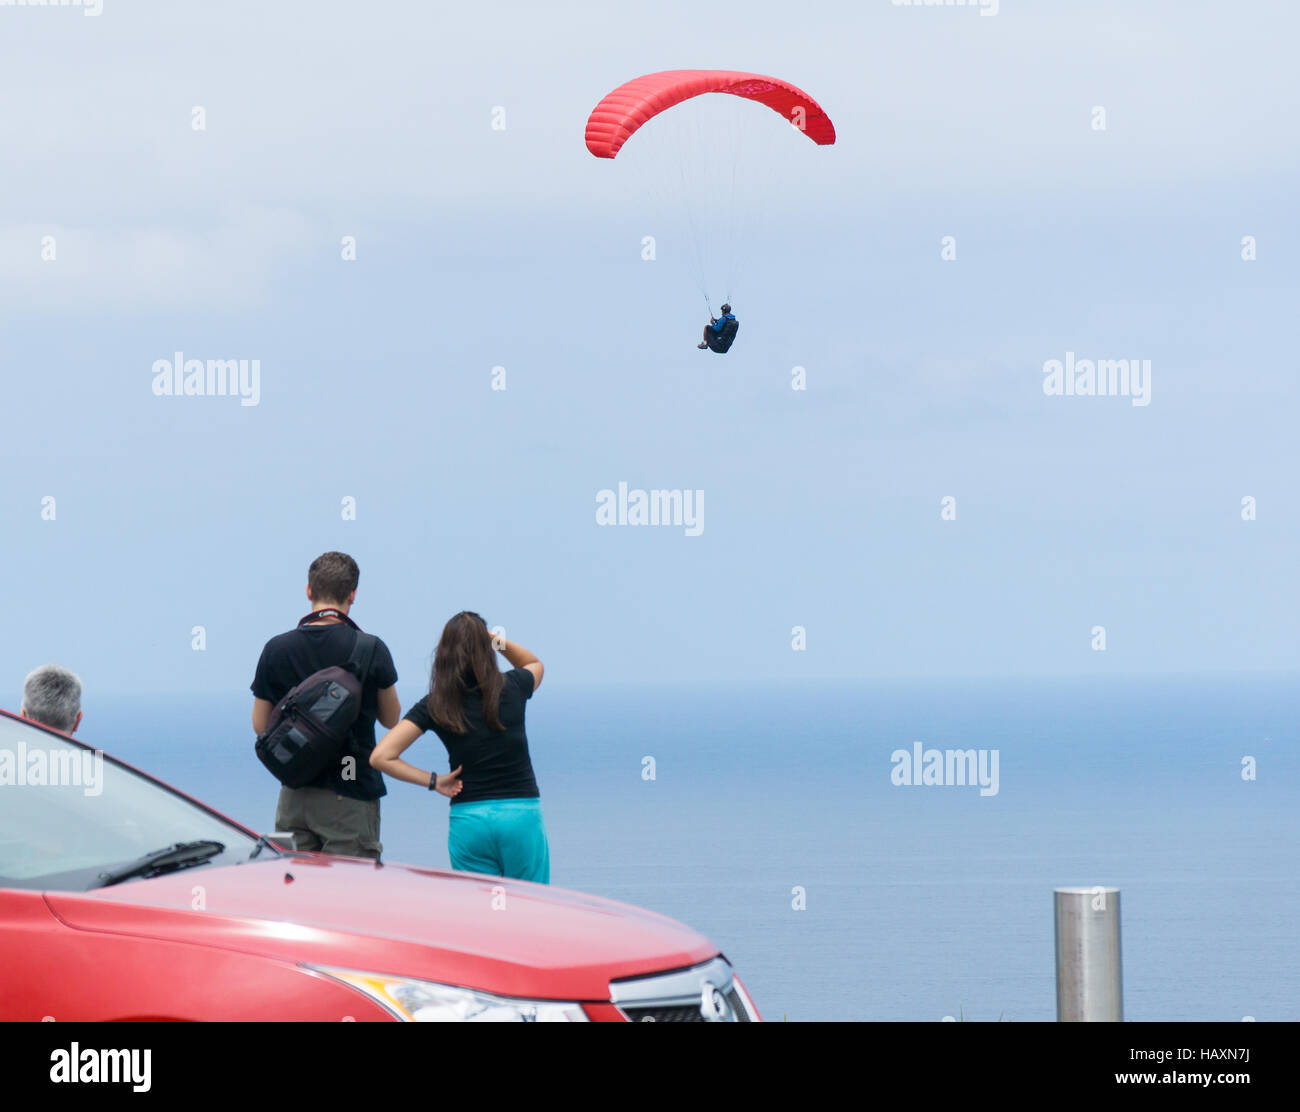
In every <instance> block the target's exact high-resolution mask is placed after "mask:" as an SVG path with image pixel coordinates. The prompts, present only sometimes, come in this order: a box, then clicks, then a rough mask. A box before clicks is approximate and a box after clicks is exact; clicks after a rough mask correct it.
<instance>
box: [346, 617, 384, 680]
mask: <svg viewBox="0 0 1300 1112" xmlns="http://www.w3.org/2000/svg"><path fill="white" fill-rule="evenodd" d="M378 641H379V638H378V637H376V636H375V635H374V634H373V633H362V632H361V631H360V630H357V639H356V641H354V642H353V644H352V655H351V656H349V657H348V662H347V669H348V671H350V672H352V673H353V675H355V676H356V677H357V679H359V680H360V681H361V686H362V687H364V686H365V684H366V681H367V680H368V679H369V678H370V665H371V663H372V662H373V660H374V658H375V645H376V644H377V643H378Z"/></svg>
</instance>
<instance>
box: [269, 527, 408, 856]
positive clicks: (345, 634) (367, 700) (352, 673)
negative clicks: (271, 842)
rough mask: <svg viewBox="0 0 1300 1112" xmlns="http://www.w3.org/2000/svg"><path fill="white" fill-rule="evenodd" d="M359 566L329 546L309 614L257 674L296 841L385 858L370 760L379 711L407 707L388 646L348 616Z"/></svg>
mask: <svg viewBox="0 0 1300 1112" xmlns="http://www.w3.org/2000/svg"><path fill="white" fill-rule="evenodd" d="M360 576H361V573H360V571H359V569H358V568H357V563H356V561H355V560H353V559H352V557H351V556H348V555H345V554H344V553H342V552H326V553H325V554H324V555H323V556H319V557H317V559H315V560H314V561H312V565H311V568H310V569H309V570H308V572H307V598H308V599H309V600H310V602H311V613H310V614H308V615H307V616H306V617H304V618H303V619H302V620H301V621H299V623H298V625H297V627H296V628H295V629H291V630H290V631H289V632H288V633H281V634H280V635H279V636H277V637H272V638H271V640H269V641H268V642H267V643H266V647H265V648H263V649H262V655H261V657H260V658H259V659H258V662H257V672H256V674H255V675H254V677H253V683H252V685H251V686H252V690H253V729H254V731H255V732H256V733H257V735H258V743H257V755H258V757H259V759H261V760H262V763H263V764H265V765H266V767H267V768H268V769H270V770H271V771H272V773H274V774H275V775H276V776H277V778H279V779H280V781H281V784H282V786H281V788H280V800H279V803H278V804H277V806H276V809H275V827H276V829H277V830H285V831H291V832H292V833H293V844H294V849H296V850H304V851H307V850H315V851H319V852H323V853H339V854H347V855H350V856H354V857H372V858H374V859H375V860H378V859H379V855H380V852H381V850H382V849H383V846H382V845H381V843H380V841H379V798H380V796H382V795H384V794H385V792H386V789H385V787H384V778H383V776H382V775H381V774H380V773H379V772H377V771H376V770H375V769H373V768H371V767H370V751H371V750H372V749H374V747H375V720H376V719H378V720H379V721H380V722H381V723H382V724H383V725H384V726H386V727H388V728H390V729H391V728H392V727H393V726H396V725H397V723H398V722H399V721H400V719H401V716H402V708H401V705H400V703H399V701H398V698H397V689H396V687H395V686H394V685H395V684H396V683H397V669H396V668H395V667H394V666H393V657H392V654H391V653H390V652H389V651H388V646H387V645H385V644H384V643H383V641H381V640H379V638H378V637H373V636H371V635H369V634H363V633H362V632H361V630H360V629H359V628H358V627H357V624H356V623H355V622H354V621H353V620H352V619H351V618H350V617H349V616H348V611H349V610H351V608H352V603H353V602H354V600H355V599H356V595H357V582H358V580H359V579H360Z"/></svg>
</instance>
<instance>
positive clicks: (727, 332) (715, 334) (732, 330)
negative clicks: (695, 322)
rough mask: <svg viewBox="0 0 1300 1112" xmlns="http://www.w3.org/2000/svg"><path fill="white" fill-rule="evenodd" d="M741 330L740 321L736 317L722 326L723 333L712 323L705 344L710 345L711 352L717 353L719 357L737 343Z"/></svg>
mask: <svg viewBox="0 0 1300 1112" xmlns="http://www.w3.org/2000/svg"><path fill="white" fill-rule="evenodd" d="M739 329H740V321H738V320H736V318H735V317H730V318H729V319H727V320H725V321H724V322H723V325H722V331H721V332H719V331H717V330H716V329H714V328H713V327H712V322H710V326H709V328H708V330H707V333H706V335H705V337H704V342H705V343H706V344H708V345H709V350H710V351H716V352H717V353H718V354H719V355H724V354H725V353H726V352H727V351H728V350H729V349H730V347H731V345H732V343H734V342H735V339H736V333H737V331H739Z"/></svg>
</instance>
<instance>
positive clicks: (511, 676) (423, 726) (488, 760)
mask: <svg viewBox="0 0 1300 1112" xmlns="http://www.w3.org/2000/svg"><path fill="white" fill-rule="evenodd" d="M504 680H505V682H504V683H503V684H502V685H501V702H500V703H499V704H498V706H497V717H498V718H499V719H500V720H501V725H502V726H504V727H505V729H503V730H494V729H492V728H491V727H490V726H489V725H488V724H487V719H486V718H485V717H484V716H483V696H482V694H481V693H480V691H479V689H478V688H477V687H472V688H470V690H469V691H467V692H466V693H465V698H464V700H463V701H462V703H461V710H462V712H463V713H464V715H465V723H466V725H467V726H468V727H469V730H468V731H467V732H466V733H463V734H456V733H452V731H450V730H449V729H447V727H446V726H443V725H440V724H439V723H437V722H434V720H433V715H432V714H430V713H429V700H428V699H427V698H425V699H421V700H420V701H419V702H418V703H416V704H415V705H414V706H413V707H412V708H411V709H410V710H409V711H407V712H406V720H407V721H408V722H414V723H415V725H417V726H419V727H420V730H421V732H423V731H425V730H432V731H433V732H434V733H435V734H437V735H438V737H439V738H440V739H441V740H442V744H443V745H445V746H446V747H447V756H448V758H449V759H450V761H451V763H450V765H448V768H449V769H450V770H453V771H454V770H455V769H457V768H460V767H461V766H462V765H463V766H464V768H465V771H464V772H463V773H461V782H462V783H463V784H464V785H465V786H464V787H463V788H462V789H461V792H460V795H458V796H456V797H455V798H454V799H452V801H451V805H452V806H453V807H454V806H455V805H456V804H457V803H474V802H476V801H478V800H481V799H537V798H538V797H539V796H540V795H541V793H540V792H539V791H538V790H537V778H536V777H535V776H534V775H533V762H532V760H531V759H530V758H529V756H528V738H527V737H526V736H525V735H524V709H525V707H526V705H527V700H528V698H529V697H530V696H531V695H532V693H533V674H532V672H530V671H529V670H528V669H527V668H515V669H513V670H512V671H509V672H507V673H506V674H505V676H504Z"/></svg>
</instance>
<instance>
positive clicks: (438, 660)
mask: <svg viewBox="0 0 1300 1112" xmlns="http://www.w3.org/2000/svg"><path fill="white" fill-rule="evenodd" d="M504 683H505V680H504V677H503V676H502V675H501V669H499V668H498V667H497V656H496V650H494V649H493V648H492V634H491V633H489V632H488V627H487V622H485V621H484V620H483V619H482V618H480V617H479V616H478V615H477V614H475V613H474V612H473V611H472V610H462V611H461V612H460V613H459V614H457V615H456V616H455V617H454V618H452V619H451V620H450V621H448V622H447V624H446V625H445V626H443V627H442V638H441V640H439V642H438V648H437V651H436V652H435V653H434V654H433V674H432V675H431V676H430V678H429V713H430V714H431V715H432V716H433V720H434V721H435V722H436V723H438V725H439V726H444V727H446V728H447V729H448V730H451V731H452V733H456V734H463V733H467V732H468V731H469V723H468V722H466V721H465V705H464V702H465V693H466V692H467V691H469V689H470V688H471V687H475V686H477V687H478V689H479V691H480V693H481V694H482V696H483V717H484V718H485V719H486V720H487V724H488V725H489V726H490V727H491V728H492V729H494V730H502V729H505V727H504V726H502V725H501V717H500V713H499V712H500V706H501V688H502V686H503V685H504Z"/></svg>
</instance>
